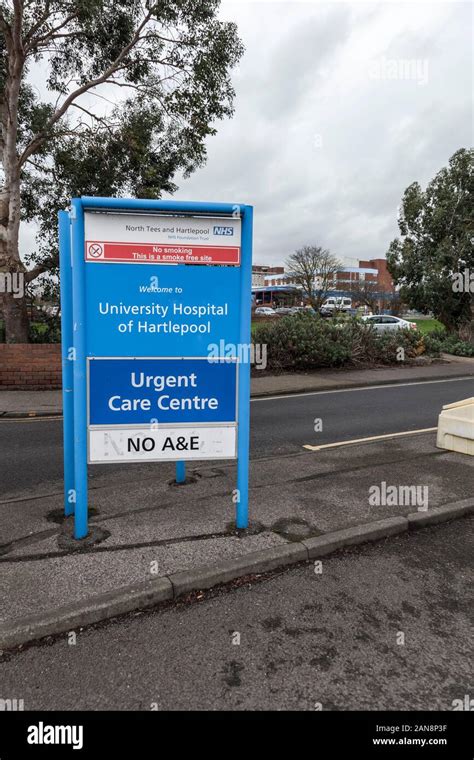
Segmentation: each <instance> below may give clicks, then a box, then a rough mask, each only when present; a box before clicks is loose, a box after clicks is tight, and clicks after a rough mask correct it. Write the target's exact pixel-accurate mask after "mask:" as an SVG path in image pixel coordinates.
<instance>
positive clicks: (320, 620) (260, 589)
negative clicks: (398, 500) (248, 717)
mask: <svg viewBox="0 0 474 760" xmlns="http://www.w3.org/2000/svg"><path fill="white" fill-rule="evenodd" d="M473 522H474V520H473V518H466V519H463V520H455V521H453V522H451V523H448V524H445V525H442V526H433V527H430V528H425V529H423V530H419V531H416V532H408V533H403V534H400V535H399V536H394V537H392V538H390V539H388V540H385V541H379V542H378V543H374V544H371V545H366V546H361V547H353V548H351V549H345V550H343V551H340V552H339V553H338V554H337V555H334V556H331V557H326V558H324V559H323V560H322V563H321V567H320V568H318V572H315V569H316V568H315V567H314V565H313V564H305V565H302V566H300V567H297V568H294V569H285V570H283V571H280V572H277V573H275V574H273V575H271V576H270V577H267V576H263V577H261V578H260V579H259V580H253V581H251V582H246V583H245V584H243V583H242V584H241V585H240V586H239V587H231V588H230V589H228V588H222V589H220V590H216V591H213V592H207V593H203V594H201V595H199V597H196V598H195V599H194V601H187V600H183V601H180V602H177V603H173V604H169V605H168V606H162V607H159V608H156V609H152V610H148V611H141V612H134V613H131V614H130V615H127V616H123V617H122V618H120V620H116V621H110V622H108V623H105V624H100V625H97V626H94V627H89V628H87V629H84V630H82V631H80V630H77V635H76V636H75V637H74V636H72V635H67V636H61V637H58V638H57V639H55V640H47V641H46V642H44V644H41V643H38V644H36V645H34V646H30V647H26V648H25V649H24V650H23V651H21V652H17V653H12V654H10V653H6V654H5V655H4V656H3V658H1V662H0V682H1V691H0V696H1V697H2V698H16V699H18V700H20V699H22V700H23V701H24V709H25V710H26V711H29V710H64V711H66V710H68V711H69V710H94V711H97V710H99V711H102V710H107V709H111V710H139V711H148V712H149V711H150V710H152V711H156V710H159V711H166V710H183V711H190V710H199V711H201V710H212V711H220V710H230V711H241V710H258V711H260V710H278V711H286V710H298V711H310V712H312V713H313V717H312V719H311V724H312V729H311V730H312V735H313V736H315V737H316V739H317V740H318V741H321V731H322V724H321V720H319V721H318V716H317V715H315V714H314V712H315V711H320V710H322V711H323V715H322V716H320V717H321V718H323V717H324V713H327V711H331V710H337V711H347V710H354V711H357V720H362V717H363V716H361V717H360V718H359V715H360V712H359V711H361V710H369V711H376V710H382V711H385V710H387V711H393V710H400V711H410V710H416V711H433V710H440V711H443V713H442V714H438V715H436V714H434V713H430V712H426V713H423V712H421V713H417V715H418V716H419V718H418V720H417V721H416V722H417V723H422V724H427V725H430V724H433V723H435V724H441V725H443V724H446V722H447V716H446V717H445V715H446V711H452V710H454V709H455V708H456V706H457V705H459V704H461V705H464V704H465V702H466V695H467V702H468V703H469V698H471V699H472V694H473V692H472V670H471V667H470V666H471V659H472V657H471V656H472V647H471V627H470V621H469V604H470V599H469V577H470V575H472V562H471V560H472V541H471V538H472V527H473ZM319 570H320V571H319ZM469 695H470V697H469ZM471 704H472V702H471ZM456 709H459V707H457V708H456ZM467 709H468V708H467ZM280 714H281V715H282V719H283V718H284V714H282V713H279V715H280ZM9 715H10V720H11V719H13V717H14V714H13V713H10V714H9ZM379 715H381V714H379ZM406 715H407V718H406V720H403V719H400V718H399V717H398V718H396V715H395V716H394V718H393V720H391V719H390V715H389V716H388V719H386V720H385V721H382V720H381V718H380V717H379V718H378V719H377V721H378V722H380V723H383V724H385V725H386V724H388V725H390V724H393V723H396V722H397V721H398V720H401V721H402V722H411V719H410V715H409V713H408V712H407V713H406ZM431 715H432V716H433V717H430V716H431ZM456 716H459V713H455V714H454V715H452V716H451V717H453V718H455V717H456ZM142 717H143V720H141V722H140V736H142V733H143V731H144V730H145V729H146V726H147V722H146V721H145V716H142ZM161 717H162V723H163V719H165V718H166V715H162V716H161ZM459 717H462V716H459ZM465 717H466V718H467V715H465ZM435 718H436V719H435ZM45 720H46V718H45ZM48 720H49V721H50V720H53V722H54V716H51V718H50V719H48ZM57 720H59V718H57V717H56V721H57ZM180 720H181V718H180ZM278 720H279V721H280V723H281V727H280V729H279V731H278V730H277V732H276V734H275V736H277V737H278V738H280V736H282V735H283V734H284V733H288V731H289V732H290V733H294V731H295V729H296V730H297V731H301V728H304V727H302V726H301V722H300V723H299V724H297V723H295V718H294V715H292V716H291V723H290V724H287V725H286V726H285V725H284V721H283V723H282V722H281V720H280V718H278ZM62 721H63V722H64V723H66V724H67V723H69V722H70V720H69V719H68V718H67V714H63V716H62ZM159 721H160V716H159V715H156V716H155V717H154V719H153V729H152V730H153V731H154V732H155V733H156V730H157V729H156V726H157V725H159ZM240 723H241V721H240ZM450 723H451V721H450ZM116 725H117V724H116V722H115V724H114V727H115V726H116ZM455 725H457V726H458V725H459V724H458V723H457V724H453V725H450V727H449V730H448V734H447V736H448V745H449V746H448V747H447V748H446V747H445V748H444V749H447V750H448V752H447V754H446V756H447V757H452V758H454V757H456V758H463V757H472V751H471V753H470V754H469V755H468V754H467V753H468V752H469V750H470V744H469V741H468V734H467V732H466V734H465V738H466V745H465V748H464V749H461V748H460V747H455V744H456V743H457V741H456V740H457V738H458V736H457V734H458V732H457V730H455V728H454V726H455ZM337 726H338V727H337V729H336V733H335V734H334V735H328V737H327V742H328V746H330V747H331V748H332V749H336V748H337V747H338V734H337V730H339V731H340V729H341V726H340V725H339V724H337ZM182 728H183V726H181V729H182ZM188 728H189V730H190V731H191V732H192V736H193V741H194V742H196V741H198V738H199V736H200V735H202V724H201V723H200V724H199V725H198V724H197V723H193V724H192V725H189V726H188ZM101 730H103V731H104V732H105V735H106V737H107V741H108V742H109V743H110V741H112V739H111V737H112V736H113V735H114V732H113V731H109V728H108V726H107V725H105V724H104V725H102V724H101ZM344 730H346V731H347V732H348V733H349V736H353V730H352V729H351V726H350V725H346V727H345V729H344ZM372 730H373V736H374V737H375V736H380V734H376V733H375V729H372V727H371V731H372ZM315 731H316V733H314V732H315ZM237 734H238V729H237V732H236V735H237ZM423 735H424V734H414V736H415V737H419V736H423ZM437 735H438V734H437ZM389 736H391V734H389ZM439 736H445V734H444V733H441V734H439ZM459 738H460V739H461V738H462V735H461V736H460V737H459ZM150 739H152V737H151V731H150ZM371 739H372V735H371V734H370V735H369V736H368V737H367V741H370V740H371ZM124 740H125V738H124V733H123V731H122V732H121V733H120V732H119V741H121V742H123V741H124ZM132 740H133V742H135V745H136V735H135V734H133V737H132ZM267 740H268V734H266V741H267ZM2 741H3V737H2ZM320 746H321V745H320ZM36 749H37V748H36ZM131 749H132V747H131ZM345 749H347V748H346V747H345ZM442 750H443V748H441V749H440V747H435V748H434V749H433V754H431V753H430V748H429V747H424V748H423V749H420V751H419V753H417V752H416V748H415V749H414V750H413V753H412V754H413V756H416V757H418V755H419V756H420V757H423V756H429V757H435V756H436V757H439V753H440V752H441V754H442V756H443V757H444V754H443V751H442ZM464 750H465V751H464ZM5 751H6V748H5ZM48 751H49V748H48ZM377 751H378V755H379V756H380V753H382V756H383V757H385V756H386V755H385V754H384V752H383V748H382V749H380V748H379V749H378V750H377ZM391 752H392V754H393V752H394V753H395V754H394V756H395V757H396V756H398V753H397V752H396V751H394V750H393V749H392V750H391ZM401 753H402V754H403V748H401ZM53 754H54V753H53ZM323 754H325V753H324V752H323ZM368 755H370V756H372V755H371V753H370V750H369V751H368ZM406 755H407V756H408V757H410V756H411V754H410V747H409V748H408V751H406ZM13 756H15V757H16V756H18V755H13V754H12V757H13ZM387 756H389V753H387ZM390 756H391V755H390Z"/></svg>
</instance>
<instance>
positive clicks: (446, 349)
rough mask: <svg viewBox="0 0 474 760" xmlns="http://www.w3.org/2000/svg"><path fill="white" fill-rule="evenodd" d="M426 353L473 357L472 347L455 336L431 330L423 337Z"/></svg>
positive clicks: (473, 347)
mask: <svg viewBox="0 0 474 760" xmlns="http://www.w3.org/2000/svg"><path fill="white" fill-rule="evenodd" d="M424 342H425V348H426V351H427V353H429V354H431V355H434V356H439V354H440V353H446V354H453V355H454V356H474V346H473V345H472V344H471V343H468V342H467V341H464V340H459V338H457V337H456V336H455V335H447V334H446V333H445V332H444V331H443V330H433V332H430V333H427V334H426V335H425V336H424Z"/></svg>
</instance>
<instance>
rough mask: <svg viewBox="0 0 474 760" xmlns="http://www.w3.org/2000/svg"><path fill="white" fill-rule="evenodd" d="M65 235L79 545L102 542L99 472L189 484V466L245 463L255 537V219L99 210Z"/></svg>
mask: <svg viewBox="0 0 474 760" xmlns="http://www.w3.org/2000/svg"><path fill="white" fill-rule="evenodd" d="M59 224H60V248H61V252H60V255H61V291H62V293H61V298H62V320H63V322H62V325H63V371H64V372H65V389H64V391H63V398H64V403H65V406H64V409H65V419H64V448H65V492H66V500H65V505H68V504H69V503H70V501H67V494H68V493H69V495H70V493H71V492H73V493H74V495H75V504H74V518H75V520H74V535H75V538H76V539H81V538H84V537H85V536H86V535H87V533H88V522H87V513H88V506H87V466H88V464H94V463H107V462H133V461H142V462H143V461H148V462H149V461H156V462H159V461H175V462H176V481H177V482H178V483H183V482H185V479H186V470H185V462H186V461H188V460H202V459H231V458H237V500H236V525H237V527H238V528H246V527H247V525H248V457H249V401H250V309H251V271H252V265H251V262H252V207H251V206H246V205H231V204H221V203H217V204H215V203H214V204H208V203H185V202H175V201H151V200H131V199H116V198H93V197H92V198H88V197H85V198H79V199H74V200H73V201H72V210H71V214H70V234H69V219H67V220H66V217H65V212H60V217H59ZM71 260H72V269H69V271H68V266H69V262H70V261H71ZM69 273H71V274H72V277H71V278H70V279H69V278H68V275H69ZM71 280H72V283H71ZM71 302H72V315H69V314H68V305H70V303H71ZM71 336H72V340H71ZM71 343H72V346H71ZM66 356H69V357H70V358H72V361H70V360H68V361H67V362H66V359H65V357H66ZM71 364H72V365H73V383H72V387H73V393H72V394H69V392H68V391H69V385H70V382H69V381H68V375H67V372H68V371H69V370H70V365H71ZM65 368H66V369H65ZM71 395H73V397H74V400H73V404H72V403H70V396H71ZM72 484H73V487H71V486H72ZM68 509H69V511H70V508H69V507H67V506H66V513H68Z"/></svg>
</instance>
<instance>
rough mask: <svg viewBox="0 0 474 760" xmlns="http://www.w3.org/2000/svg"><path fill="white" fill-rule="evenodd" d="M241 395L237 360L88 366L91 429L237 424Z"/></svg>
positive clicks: (93, 363) (97, 363) (130, 361)
mask: <svg viewBox="0 0 474 760" xmlns="http://www.w3.org/2000/svg"><path fill="white" fill-rule="evenodd" d="M236 394H237V364H236V362H233V361H224V362H221V361H209V360H207V359H92V360H90V361H89V399H90V417H89V424H90V425H142V424H150V421H151V420H153V421H154V422H155V423H157V424H168V425H176V424H182V423H190V424H192V425H198V424H201V423H235V422H236V411H237V410H236Z"/></svg>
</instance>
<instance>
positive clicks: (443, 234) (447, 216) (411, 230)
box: [387, 149, 474, 334]
mask: <svg viewBox="0 0 474 760" xmlns="http://www.w3.org/2000/svg"><path fill="white" fill-rule="evenodd" d="M398 224H399V228H400V234H401V238H397V239H395V240H393V241H392V242H391V244H390V248H389V250H388V253H387V262H388V268H389V270H390V272H391V274H392V276H393V278H394V281H395V283H397V284H398V285H400V286H401V290H400V294H401V297H402V300H403V301H404V302H405V303H407V304H408V305H409V306H410V307H411V308H414V309H418V310H419V311H422V312H425V313H426V312H432V313H433V315H434V316H435V317H436V318H437V319H438V320H439V321H440V322H441V323H442V324H443V325H445V327H446V328H447V330H448V331H450V332H458V333H463V332H467V333H468V334H469V332H470V325H471V322H472V319H473V312H474V294H473V293H469V292H466V291H465V292H456V288H454V287H453V282H454V278H455V275H456V274H458V273H463V272H465V270H470V271H474V150H466V149H461V150H458V151H457V152H456V153H454V155H453V156H452V157H451V158H450V160H449V166H448V167H446V168H444V169H441V171H439V172H438V174H437V175H436V177H435V178H434V179H433V180H432V181H431V182H430V183H429V184H428V186H427V188H426V190H424V191H423V190H422V188H421V187H420V185H419V184H418V183H417V182H414V183H413V184H412V185H410V186H409V187H408V188H407V189H406V190H405V193H404V196H403V199H402V204H401V210H400V215H399V222H398Z"/></svg>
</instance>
